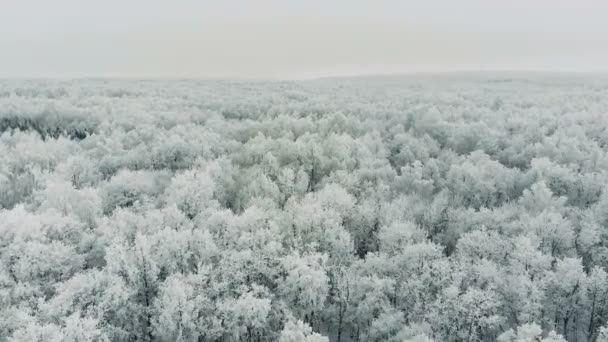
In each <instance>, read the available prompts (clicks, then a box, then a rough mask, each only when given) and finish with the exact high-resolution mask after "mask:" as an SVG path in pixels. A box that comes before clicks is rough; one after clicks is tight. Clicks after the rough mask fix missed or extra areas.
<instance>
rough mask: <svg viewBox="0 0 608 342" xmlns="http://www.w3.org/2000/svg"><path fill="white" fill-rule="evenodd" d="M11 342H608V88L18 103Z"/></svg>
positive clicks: (217, 90) (159, 85)
mask: <svg viewBox="0 0 608 342" xmlns="http://www.w3.org/2000/svg"><path fill="white" fill-rule="evenodd" d="M0 134H1V136H0V208H1V209H0V341H2V342H4V341H125V342H126V341H147V342H151V341H195V342H230V341H243V342H245V341H246V342H261V341H279V342H327V341H331V342H334V341H340V342H349V341H362V342H363V341H395V342H397V341H399V342H406V341H410V342H414V341H415V342H429V341H437V342H441V341H448V342H449V341H467V342H472V341H500V342H516V341H517V342H528V341H529V342H531V341H543V342H550V341H551V342H556V341H566V340H567V341H577V342H587V341H601V342H606V341H608V273H607V272H608V174H607V171H608V78H602V77H599V76H598V77H591V76H576V75H532V76H523V75H518V76H512V77H506V76H496V77H494V76H492V77H491V76H488V75H477V76H471V75H469V76H466V75H461V76H438V77H433V76H411V77H392V78H388V77H384V78H383V77H370V78H353V79H348V78H347V79H321V80H314V81H268V82H256V81H189V80H165V81H153V80H141V81H138V80H88V79H81V80H30V81H25V80H4V81H0Z"/></svg>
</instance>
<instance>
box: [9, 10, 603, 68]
mask: <svg viewBox="0 0 608 342" xmlns="http://www.w3.org/2000/svg"><path fill="white" fill-rule="evenodd" d="M0 4H1V5H2V6H1V9H0V77H112V76H119V77H203V78H217V77H220V78H224V77H228V78H308V77H322V76H337V75H356V74H370V73H397V72H418V71H422V72H424V71H454V70H541V71H608V19H607V18H608V1H605V0H569V1H567V0H508V1H507V0H458V1H451V0H443V1H438V0H420V1H410V0H400V1H397V0H395V1H382V0H376V1H374V0H367V1H359V0H327V1H321V0H307V1H290V0H282V1H279V0H257V1H256V0H249V1H244V0H243V1H236V0H217V1H205V0H198V1H195V0H176V1H168V0H166V1H155V0H103V1H102V0H98V1H92V0H90V1H89V0H53V1H48V0H0Z"/></svg>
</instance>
